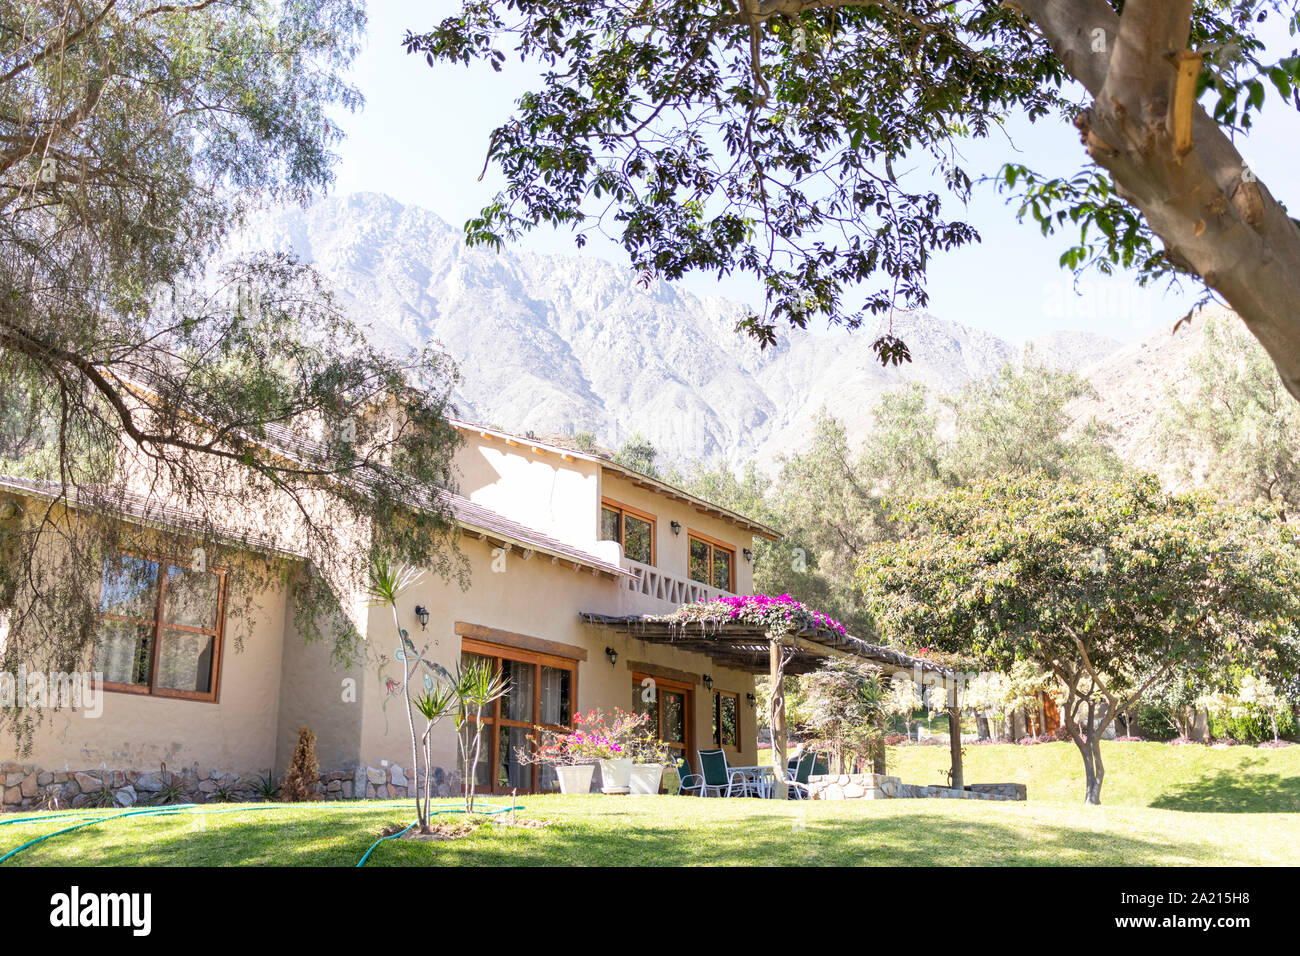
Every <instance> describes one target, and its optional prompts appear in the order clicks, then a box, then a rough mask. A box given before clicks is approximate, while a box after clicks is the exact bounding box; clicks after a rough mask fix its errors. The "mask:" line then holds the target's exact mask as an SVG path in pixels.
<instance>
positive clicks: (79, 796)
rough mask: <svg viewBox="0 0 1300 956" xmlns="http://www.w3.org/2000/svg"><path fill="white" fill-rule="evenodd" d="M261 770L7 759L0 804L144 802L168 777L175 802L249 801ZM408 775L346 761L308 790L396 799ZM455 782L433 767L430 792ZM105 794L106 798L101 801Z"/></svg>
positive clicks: (452, 774)
mask: <svg viewBox="0 0 1300 956" xmlns="http://www.w3.org/2000/svg"><path fill="white" fill-rule="evenodd" d="M261 776H262V775H260V774H256V773H244V774H239V773H232V772H228V771H224V770H218V769H210V768H201V767H199V765H198V764H194V765H193V766H190V767H186V768H184V769H181V770H170V769H163V768H159V769H158V770H153V771H141V770H110V769H108V768H106V767H98V768H94V769H89V770H66V769H65V770H45V769H42V768H41V767H38V766H35V765H32V764H22V763H17V762H9V763H3V764H0V810H7V811H14V810H33V809H51V810H52V809H64V808H68V807H86V806H97V805H104V806H110V805H111V806H119V807H132V806H136V805H137V804H138V805H144V806H148V805H151V804H155V803H158V802H160V801H161V800H162V798H163V790H164V789H166V786H167V784H168V783H169V782H172V783H175V784H176V786H177V787H178V788H179V790H180V795H179V797H178V798H177V800H176V802H179V803H251V802H254V801H258V800H262V799H264V798H263V797H262V795H261V794H260V793H259V792H258V783H259V780H260V779H261ZM414 778H415V774H414V773H412V771H411V769H410V768H409V767H400V766H398V765H397V764H387V765H383V766H379V767H368V766H359V767H349V768H346V769H343V770H330V771H326V772H324V773H322V774H321V775H320V778H319V780H318V781H317V782H316V785H315V786H314V787H313V788H312V790H313V792H314V793H315V794H316V795H317V798H318V799H322V800H361V799H371V800H390V799H400V798H404V797H406V796H408V795H411V794H410V784H411V782H412V780H413V779H414ZM276 782H277V783H279V782H280V780H277V781H276ZM460 786H461V774H460V772H459V771H457V770H446V769H444V768H442V767H435V768H434V771H433V787H432V790H431V792H432V794H433V796H435V797H437V798H439V799H443V798H447V797H451V796H454V795H456V794H457V793H458V792H459V791H460ZM107 800H111V803H105V802H104V801H107Z"/></svg>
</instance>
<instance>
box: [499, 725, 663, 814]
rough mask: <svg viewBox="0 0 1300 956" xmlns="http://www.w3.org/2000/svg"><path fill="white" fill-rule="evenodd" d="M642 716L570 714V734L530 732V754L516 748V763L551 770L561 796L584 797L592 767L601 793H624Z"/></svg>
mask: <svg viewBox="0 0 1300 956" xmlns="http://www.w3.org/2000/svg"><path fill="white" fill-rule="evenodd" d="M646 719H647V718H646V715H645V714H633V713H628V712H627V711H623V710H617V709H616V710H615V711H614V713H612V714H606V713H605V712H604V711H601V710H591V711H588V712H587V713H585V714H574V716H573V724H574V729H573V730H571V731H559V730H549V729H547V728H544V727H537V728H534V729H535V730H536V733H535V734H533V735H530V736H529V738H528V739H529V741H530V742H531V743H532V744H533V748H534V749H532V750H525V749H524V748H519V749H518V750H517V751H516V753H517V754H518V756H519V759H520V760H521V761H523V762H527V763H541V764H546V765H549V766H552V767H554V768H555V775H556V777H557V778H558V779H559V782H560V792H561V793H587V792H588V791H589V790H590V788H591V778H592V774H593V773H594V772H595V765H596V764H599V765H600V784H601V786H600V789H601V792H602V793H627V792H628V789H629V783H628V781H629V778H630V777H631V775H632V755H631V750H630V747H631V742H632V741H633V740H634V739H636V737H637V735H638V732H639V731H640V730H641V728H642V726H643V725H644V724H645V722H646Z"/></svg>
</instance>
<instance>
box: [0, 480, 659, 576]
mask: <svg viewBox="0 0 1300 956" xmlns="http://www.w3.org/2000/svg"><path fill="white" fill-rule="evenodd" d="M0 489H7V490H9V491H12V492H15V493H17V494H20V495H24V496H27V497H33V498H39V499H42V500H45V501H55V500H58V499H60V498H64V497H66V499H67V501H68V502H69V504H71V505H72V506H73V507H76V506H77V505H78V504H84V505H86V506H87V507H92V508H112V509H113V510H114V511H116V512H118V513H120V514H122V515H123V516H125V517H129V518H134V519H136V520H138V521H141V522H144V523H146V524H157V525H162V526H165V527H168V528H173V529H176V530H181V531H185V530H194V531H198V530H200V529H202V528H203V526H204V521H203V519H202V518H201V517H200V516H198V515H196V514H193V513H191V512H188V511H185V510H183V509H181V508H173V507H168V506H167V505H165V504H164V503H162V502H160V501H158V500H157V499H152V498H148V497H145V496H144V495H138V494H134V493H130V492H127V493H122V492H118V491H114V492H113V493H112V494H111V495H105V496H103V497H102V498H101V497H99V496H97V495H96V494H95V491H96V489H93V488H92V489H86V490H85V491H88V492H89V494H86V493H84V492H82V493H79V489H77V488H75V487H69V488H67V489H66V495H65V493H64V492H65V490H64V489H63V487H62V486H61V485H60V484H59V483H58V482H57V481H35V480H32V479H30V478H18V477H15V476H13V475H0ZM83 499H84V500H83ZM437 499H438V500H439V502H440V503H441V504H443V505H444V506H445V507H446V508H447V509H448V510H449V511H450V512H451V514H452V516H453V517H454V518H455V519H456V522H457V524H459V525H460V526H461V527H462V528H463V529H464V530H466V531H468V532H470V533H472V534H476V535H478V536H481V537H487V538H493V539H496V540H497V541H499V542H501V543H502V544H509V545H511V546H512V547H519V548H520V549H521V550H525V551H534V552H537V553H542V554H548V555H551V556H553V557H555V558H558V559H561V560H564V561H568V562H569V563H571V564H575V565H579V566H581V567H586V568H590V569H591V570H593V571H599V572H603V573H605V574H609V575H613V576H614V577H626V578H630V577H633V576H634V575H633V574H632V573H631V572H630V571H626V570H624V569H623V568H621V567H619V566H618V565H617V564H611V563H610V562H608V561H606V560H605V559H603V558H600V557H598V556H596V555H594V554H589V553H588V552H586V551H583V550H582V549H580V548H575V547H573V546H572V545H570V544H566V543H565V542H563V541H559V540H557V539H555V538H552V537H550V536H549V535H546V534H543V533H541V532H540V531H537V530H536V529H534V528H530V527H528V526H527V525H523V524H520V523H519V522H517V521H512V520H511V519H509V518H506V517H504V516H503V515H499V514H497V513H496V512H495V511H492V510H490V509H488V508H484V507H483V506H482V505H479V504H475V503H474V502H472V501H470V500H469V499H468V498H465V497H462V496H461V495H456V494H450V493H448V492H445V491H443V492H438V493H437ZM217 532H218V534H220V535H221V537H223V538H225V539H227V540H229V541H231V542H232V543H237V544H244V545H247V546H249V547H252V548H256V549H259V550H263V551H276V552H279V553H281V554H288V555H291V556H293V557H303V555H302V554H300V553H297V552H294V551H288V550H286V549H285V548H283V547H282V546H280V545H278V544H276V543H275V542H274V541H272V540H271V539H269V538H264V537H260V536H257V535H250V534H248V533H247V532H240V531H239V530H237V529H235V528H233V527H229V528H218V529H217Z"/></svg>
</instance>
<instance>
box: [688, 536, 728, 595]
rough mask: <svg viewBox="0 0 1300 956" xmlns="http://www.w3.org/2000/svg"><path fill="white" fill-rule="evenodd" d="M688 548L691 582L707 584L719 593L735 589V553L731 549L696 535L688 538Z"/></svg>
mask: <svg viewBox="0 0 1300 956" xmlns="http://www.w3.org/2000/svg"><path fill="white" fill-rule="evenodd" d="M689 546H690V549H691V551H690V569H689V570H690V576H691V580H692V581H698V582H699V583H700V584H707V585H709V587H714V588H717V589H718V590H719V591H734V590H735V589H736V587H735V583H736V579H735V567H736V552H735V550H734V549H733V548H729V547H726V546H725V545H723V544H722V542H720V541H714V540H712V539H710V538H705V537H703V536H702V535H697V534H692V535H690V536H689Z"/></svg>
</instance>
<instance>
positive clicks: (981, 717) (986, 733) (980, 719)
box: [975, 711, 993, 740]
mask: <svg viewBox="0 0 1300 956" xmlns="http://www.w3.org/2000/svg"><path fill="white" fill-rule="evenodd" d="M975 732H976V733H977V734H979V738H980V740H989V739H990V738H991V737H992V736H993V734H992V732H991V731H990V730H989V719H988V717H987V716H986V715H985V713H984V712H983V711H980V712H979V713H977V714H976V715H975Z"/></svg>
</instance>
